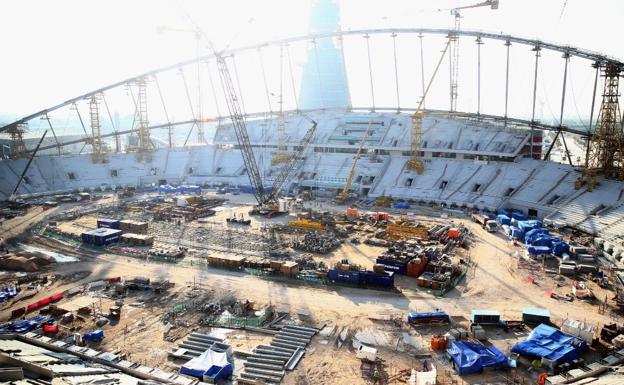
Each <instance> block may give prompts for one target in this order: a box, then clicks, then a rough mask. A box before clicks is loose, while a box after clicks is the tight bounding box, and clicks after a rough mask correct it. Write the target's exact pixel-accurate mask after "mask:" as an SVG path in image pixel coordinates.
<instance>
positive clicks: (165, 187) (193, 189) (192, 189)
mask: <svg viewBox="0 0 624 385" xmlns="http://www.w3.org/2000/svg"><path fill="white" fill-rule="evenodd" d="M158 192H160V193H165V194H175V193H182V194H200V193H201V188H200V187H199V186H195V185H185V184H183V185H181V186H179V187H175V186H172V185H170V184H161V185H160V186H158Z"/></svg>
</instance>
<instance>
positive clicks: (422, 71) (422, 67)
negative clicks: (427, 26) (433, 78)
mask: <svg viewBox="0 0 624 385" xmlns="http://www.w3.org/2000/svg"><path fill="white" fill-rule="evenodd" d="M418 38H419V39H420V82H421V86H422V94H423V95H424V94H425V56H424V53H423V34H422V33H419V34H418ZM422 108H426V106H425V102H424V101H423V105H422Z"/></svg>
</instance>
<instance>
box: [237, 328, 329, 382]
mask: <svg viewBox="0 0 624 385" xmlns="http://www.w3.org/2000/svg"><path fill="white" fill-rule="evenodd" d="M317 332H318V330H317V329H314V328H309V327H304V326H294V325H288V326H284V327H283V328H282V329H281V330H280V331H278V332H277V333H276V334H275V336H274V337H273V339H272V340H271V342H270V343H269V345H258V346H257V347H256V348H255V349H254V350H253V353H252V354H251V355H250V356H249V357H247V358H246V360H245V361H244V362H243V366H244V369H243V371H242V372H241V373H240V374H239V376H238V377H239V378H238V383H239V384H241V383H242V384H247V383H257V382H260V381H262V382H263V383H273V384H279V383H280V382H281V381H282V379H283V377H284V375H285V374H286V370H293V369H294V368H295V367H296V366H297V364H298V363H299V360H301V358H302V357H303V355H304V354H305V350H306V347H307V346H308V344H309V343H310V341H311V340H312V337H314V335H315V334H316V333H317ZM256 381H257V382H256Z"/></svg>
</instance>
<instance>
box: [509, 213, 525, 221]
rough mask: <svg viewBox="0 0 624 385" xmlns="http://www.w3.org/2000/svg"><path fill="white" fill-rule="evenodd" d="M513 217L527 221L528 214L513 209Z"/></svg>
mask: <svg viewBox="0 0 624 385" xmlns="http://www.w3.org/2000/svg"><path fill="white" fill-rule="evenodd" d="M511 217H512V218H513V219H515V220H517V221H526V220H527V219H528V218H527V216H526V215H524V214H523V213H521V212H520V211H513V212H512V213H511Z"/></svg>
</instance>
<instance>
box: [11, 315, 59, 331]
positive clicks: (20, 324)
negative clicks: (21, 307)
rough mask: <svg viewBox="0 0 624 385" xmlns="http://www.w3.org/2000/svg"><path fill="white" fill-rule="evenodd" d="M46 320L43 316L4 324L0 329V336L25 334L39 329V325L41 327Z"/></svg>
mask: <svg viewBox="0 0 624 385" xmlns="http://www.w3.org/2000/svg"><path fill="white" fill-rule="evenodd" d="M47 320H48V317H46V316H43V315H38V316H34V317H32V318H28V319H22V320H19V321H15V322H13V323H10V324H6V325H3V326H2V327H0V334H7V333H26V332H29V331H31V330H35V329H37V328H40V327H41V325H43V323H45V322H46V321H47Z"/></svg>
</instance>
